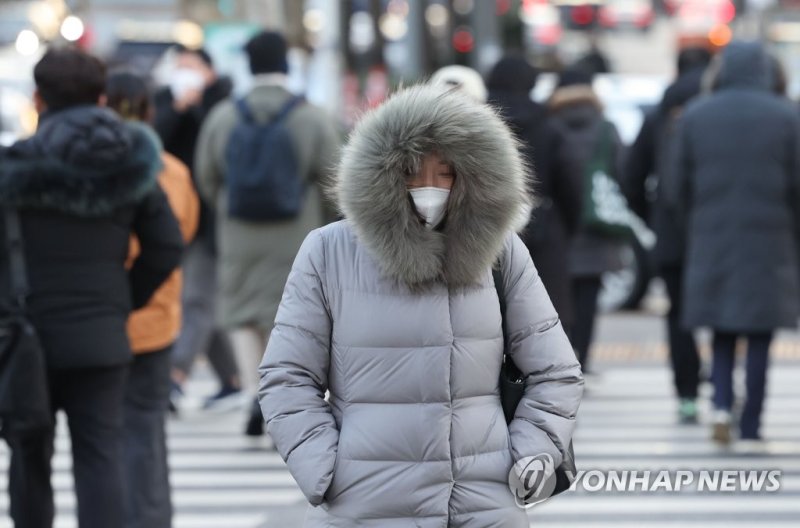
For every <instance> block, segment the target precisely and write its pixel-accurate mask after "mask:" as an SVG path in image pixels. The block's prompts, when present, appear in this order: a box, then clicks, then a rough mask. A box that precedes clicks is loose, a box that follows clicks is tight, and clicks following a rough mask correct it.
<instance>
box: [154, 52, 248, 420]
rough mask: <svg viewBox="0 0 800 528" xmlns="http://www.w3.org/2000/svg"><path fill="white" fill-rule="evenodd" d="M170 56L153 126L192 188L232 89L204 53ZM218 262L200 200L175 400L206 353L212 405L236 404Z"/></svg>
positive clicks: (186, 265)
mask: <svg viewBox="0 0 800 528" xmlns="http://www.w3.org/2000/svg"><path fill="white" fill-rule="evenodd" d="M170 53H172V56H173V57H174V64H173V66H174V68H173V70H172V71H171V72H170V80H171V82H172V84H171V85H170V86H166V87H164V88H161V89H160V90H158V91H156V93H155V96H154V107H155V120H154V123H153V126H154V128H155V129H156V132H158V135H159V137H161V141H162V142H163V143H164V150H166V151H167V152H169V153H170V154H172V155H173V156H175V157H177V158H178V159H179V160H181V161H182V162H183V164H184V165H186V166H187V167H189V171H190V172H191V175H192V179H193V181H194V182H195V187H196V181H197V180H196V178H195V176H196V174H197V172H196V171H195V151H196V148H197V139H198V137H199V135H200V129H201V127H202V125H203V122H205V120H206V117H207V116H208V114H209V113H210V112H211V109H212V108H214V107H215V106H216V105H217V103H220V102H221V101H224V100H225V99H227V98H228V97H230V96H231V92H232V90H233V84H232V82H231V80H230V79H229V78H227V77H220V76H218V75H217V74H216V73H215V72H214V69H213V63H212V60H211V57H210V56H209V55H208V53H207V52H206V51H205V50H203V49H198V50H193V49H188V48H185V47H182V46H178V47H176V48H175V49H174V50H171V51H170ZM216 262H217V259H216V242H215V221H214V212H213V207H210V206H209V204H207V203H206V202H205V201H204V200H203V199H202V198H201V199H200V224H199V226H198V228H197V236H196V237H195V239H194V241H193V242H192V243H191V244H190V245H189V247H188V248H187V250H186V255H185V256H184V262H183V277H184V287H183V299H182V305H183V325H182V330H181V333H180V335H179V336H178V341H177V342H176V343H175V346H174V348H173V350H172V380H173V385H174V387H175V390H174V391H173V392H174V395H179V394H180V393H181V386H182V385H183V383H184V382H185V380H186V378H187V377H188V376H189V374H190V372H191V369H192V365H193V364H194V361H195V359H196V358H197V356H198V355H201V354H205V355H206V356H207V357H208V360H209V363H210V364H211V366H212V368H213V369H214V372H215V373H216V375H217V377H218V379H219V382H220V386H221V389H220V391H219V393H218V394H217V395H216V396H215V397H212V398H209V401H208V402H209V405H210V406H211V405H214V404H218V403H222V401H224V400H225V399H228V400H231V399H235V398H236V397H238V392H239V387H240V383H239V374H238V369H237V367H236V362H235V360H234V358H233V350H232V348H231V344H230V342H229V340H228V337H227V335H226V334H225V332H224V331H222V329H220V328H219V327H218V325H217V323H216V313H215V312H216V295H217V280H216V278H217V277H216ZM227 396H231V397H232V398H226V397H227Z"/></svg>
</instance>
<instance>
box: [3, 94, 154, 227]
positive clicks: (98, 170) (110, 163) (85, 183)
mask: <svg viewBox="0 0 800 528" xmlns="http://www.w3.org/2000/svg"><path fill="white" fill-rule="evenodd" d="M160 151H161V147H160V142H159V140H158V137H157V136H156V135H155V133H154V132H152V131H151V130H150V129H148V128H147V127H146V126H145V125H142V124H138V123H128V122H124V121H122V120H121V119H120V118H119V117H118V116H117V115H116V114H114V113H113V112H112V111H111V110H108V109H105V108H100V107H96V106H81V107H76V108H71V109H68V110H63V111H60V112H57V113H54V114H51V115H45V116H43V118H42V121H41V123H40V126H39V129H38V130H37V132H36V134H35V135H34V136H32V137H31V138H29V139H26V140H23V141H20V142H17V143H16V144H14V145H13V146H11V147H9V148H6V149H0V204H1V205H10V206H13V207H18V208H30V209H44V210H55V211H60V212H65V213H69V214H74V215H77V216H82V217H98V216H106V215H108V214H110V213H112V212H113V211H114V210H116V209H118V208H120V207H123V206H126V205H133V204H135V203H136V202H138V201H139V200H140V199H141V198H143V197H144V196H145V195H146V194H147V193H148V192H149V191H150V190H152V188H153V187H154V186H155V185H156V182H157V177H158V173H159V172H160V170H161V156H160Z"/></svg>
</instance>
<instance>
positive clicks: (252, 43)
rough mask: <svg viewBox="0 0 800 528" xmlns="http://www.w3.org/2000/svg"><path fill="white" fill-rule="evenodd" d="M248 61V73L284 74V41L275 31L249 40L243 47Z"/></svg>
mask: <svg viewBox="0 0 800 528" xmlns="http://www.w3.org/2000/svg"><path fill="white" fill-rule="evenodd" d="M244 49H245V52H247V56H248V58H249V59H250V71H251V72H253V74H255V75H258V74H260V73H286V72H288V71H289V64H288V63H287V61H286V39H284V38H283V35H281V34H280V33H277V32H275V31H262V32H261V33H259V34H257V35H256V36H254V37H253V38H251V39H250V40H249V41H248V42H247V44H246V45H245V47H244Z"/></svg>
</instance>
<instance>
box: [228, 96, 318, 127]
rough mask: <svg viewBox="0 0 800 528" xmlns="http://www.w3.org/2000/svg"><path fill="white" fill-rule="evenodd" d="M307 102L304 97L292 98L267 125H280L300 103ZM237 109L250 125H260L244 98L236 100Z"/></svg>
mask: <svg viewBox="0 0 800 528" xmlns="http://www.w3.org/2000/svg"><path fill="white" fill-rule="evenodd" d="M305 100H306V98H305V97H303V96H302V95H298V96H294V97H290V98H289V100H288V101H287V102H286V103H285V104H284V105H283V106H282V107H281V109H280V110H278V113H277V114H275V115H274V116H272V118H270V120H269V121H267V122H266V123H264V124H266V125H272V124H274V123H279V122H281V121H283V120H284V119H286V117H288V115H289V113H290V112H291V111H292V110H294V108H295V107H296V106H297V105H299V104H300V103H302V102H304V101H305ZM236 109H237V110H239V114H240V115H241V116H242V118H243V119H244V120H245V121H246V122H247V123H250V124H256V123H258V120H257V119H256V116H255V114H253V111H252V110H251V109H250V106H249V105H248V104H247V100H246V99H245V98H244V97H242V98H241V99H237V100H236Z"/></svg>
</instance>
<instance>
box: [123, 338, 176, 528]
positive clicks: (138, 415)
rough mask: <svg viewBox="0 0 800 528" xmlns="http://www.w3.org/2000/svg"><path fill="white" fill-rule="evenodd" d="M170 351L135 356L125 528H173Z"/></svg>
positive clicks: (128, 398)
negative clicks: (168, 425)
mask: <svg viewBox="0 0 800 528" xmlns="http://www.w3.org/2000/svg"><path fill="white" fill-rule="evenodd" d="M170 359H171V358H170V348H166V349H164V350H159V351H157V352H150V353H147V354H139V355H136V356H134V358H133V363H132V364H131V368H130V373H129V376H128V385H127V388H126V391H125V479H126V484H127V491H126V505H125V528H170V527H171V526H172V503H171V501H170V487H169V466H168V464H167V435H166V432H165V430H164V422H165V421H166V416H167V408H168V406H169V390H170V376H169V373H170Z"/></svg>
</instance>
